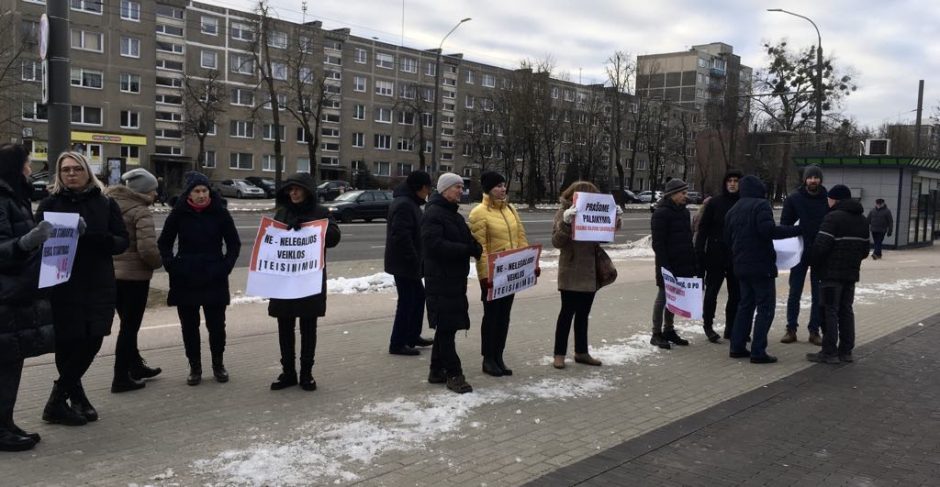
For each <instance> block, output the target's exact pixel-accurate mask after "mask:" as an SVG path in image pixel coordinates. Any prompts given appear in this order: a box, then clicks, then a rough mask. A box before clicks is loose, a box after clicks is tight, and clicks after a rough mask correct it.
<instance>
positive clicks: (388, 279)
mask: <svg viewBox="0 0 940 487" xmlns="http://www.w3.org/2000/svg"><path fill="white" fill-rule="evenodd" d="M326 289H327V292H329V293H330V294H361V293H381V292H391V291H392V290H394V289H395V278H394V277H393V276H392V275H391V274H387V273H385V272H379V273H376V274H372V275H369V276H362V277H349V278H347V277H337V278H334V279H329V280H327V281H326Z"/></svg>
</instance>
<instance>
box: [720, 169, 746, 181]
mask: <svg viewBox="0 0 940 487" xmlns="http://www.w3.org/2000/svg"><path fill="white" fill-rule="evenodd" d="M743 177H744V173H743V172H741V170H740V169H729V170H728V172H726V173H725V179H724V180H723V181H722V182H725V183H727V182H728V180H729V179H731V178H738V179H741V178H743Z"/></svg>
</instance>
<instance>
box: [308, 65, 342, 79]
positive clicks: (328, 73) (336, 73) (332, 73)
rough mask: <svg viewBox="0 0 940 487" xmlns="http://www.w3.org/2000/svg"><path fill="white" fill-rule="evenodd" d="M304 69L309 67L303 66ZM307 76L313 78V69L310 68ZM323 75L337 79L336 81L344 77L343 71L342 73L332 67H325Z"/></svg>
mask: <svg viewBox="0 0 940 487" xmlns="http://www.w3.org/2000/svg"><path fill="white" fill-rule="evenodd" d="M303 69H308V68H303ZM307 76H309V77H310V79H311V80H313V76H314V75H313V70H310V74H309V75H307ZM323 77H324V78H326V79H335V80H336V81H339V80H341V79H343V73H340V72H339V71H334V70H332V69H325V70H323ZM304 79H306V78H304Z"/></svg>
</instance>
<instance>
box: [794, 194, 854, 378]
mask: <svg viewBox="0 0 940 487" xmlns="http://www.w3.org/2000/svg"><path fill="white" fill-rule="evenodd" d="M828 202H829V207H830V208H832V210H831V211H830V212H829V213H828V214H827V215H826V217H825V218H823V221H822V225H821V226H820V227H819V234H818V235H817V236H816V240H815V242H813V248H812V249H810V251H811V254H810V256H811V259H812V262H813V264H814V265H817V266H819V275H820V276H819V278H820V279H821V282H820V285H819V291H820V294H821V300H822V307H823V334H822V338H823V343H822V350H821V351H819V352H816V353H808V354H806V358H807V360H809V361H810V362H821V363H827V364H837V363H839V362H851V361H852V350H853V349H854V348H855V312H854V311H853V310H852V304H853V302H854V301H855V283H856V282H858V280H859V270H860V269H861V266H862V261H863V260H865V258H866V257H868V249H869V245H870V242H869V240H868V225H869V223H868V221H867V219H866V218H865V217H864V216H863V212H864V210H863V209H862V205H861V204H860V203H859V202H857V201H855V200H853V199H852V191H851V190H849V188H848V187H846V186H844V185H841V184H837V185H835V186H833V187H832V189H830V190H829V197H828Z"/></svg>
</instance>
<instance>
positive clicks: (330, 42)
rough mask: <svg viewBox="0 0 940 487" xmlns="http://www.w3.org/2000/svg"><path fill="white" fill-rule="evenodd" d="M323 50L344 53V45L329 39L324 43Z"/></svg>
mask: <svg viewBox="0 0 940 487" xmlns="http://www.w3.org/2000/svg"><path fill="white" fill-rule="evenodd" d="M323 49H332V50H334V51H342V50H343V43H342V42H340V41H337V40H333V39H327V40H325V41H323Z"/></svg>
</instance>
